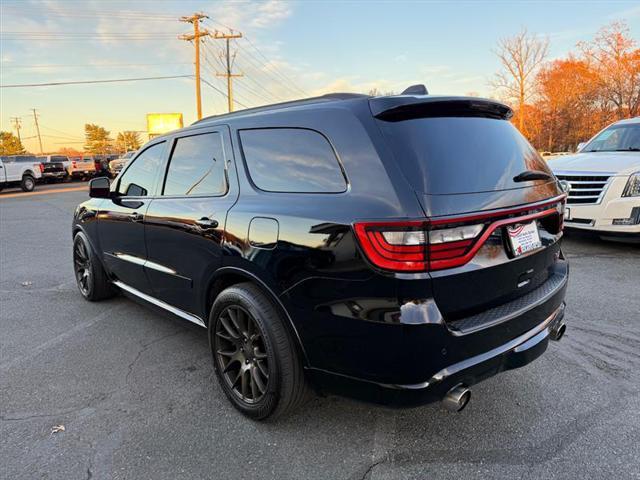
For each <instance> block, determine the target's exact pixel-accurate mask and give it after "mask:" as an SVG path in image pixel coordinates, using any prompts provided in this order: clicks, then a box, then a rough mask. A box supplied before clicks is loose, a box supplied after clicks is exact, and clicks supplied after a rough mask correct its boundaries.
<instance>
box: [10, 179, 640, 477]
mask: <svg viewBox="0 0 640 480" xmlns="http://www.w3.org/2000/svg"><path fill="white" fill-rule="evenodd" d="M74 186H78V184H74ZM54 190H55V189H54ZM4 195H5V194H3V195H0V247H1V248H0V291H1V294H0V313H1V321H0V391H1V398H0V408H1V411H0V459H1V462H0V463H1V467H0V476H2V478H7V479H22V478H25V479H33V478H51V479H88V478H94V479H109V478H118V479H147V478H153V479H164V478H167V479H192V478H193V479H203V478H216V479H227V478H229V479H231V478H233V479H240V478H277V479H285V478H291V479H315V478H321V479H365V478H366V479H376V480H378V479H396V478H398V479H427V478H428V479H435V478H478V479H488V478H520V479H538V478H558V479H575V478H594V479H595V478H616V479H627V478H640V448H639V445H640V395H639V393H640V249H639V248H638V247H632V246H629V245H622V244H615V243H605V242H602V241H600V240H597V239H592V238H588V237H582V236H577V235H567V236H566V238H565V239H564V250H565V253H566V255H567V256H568V258H569V259H570V261H571V269H572V272H571V280H570V286H569V290H568V296H567V304H568V307H567V315H566V321H567V325H568V330H567V334H566V335H565V337H564V338H563V340H562V341H561V342H559V343H553V344H552V345H550V347H549V350H548V351H547V352H546V353H545V355H543V356H542V357H541V358H540V359H538V360H537V361H535V362H534V363H532V364H531V365H529V366H526V367H525V368H523V369H520V370H514V371H510V372H506V373H503V374H501V375H500V376H497V377H494V378H491V379H489V380H487V381H485V382H483V383H481V384H479V385H477V386H475V387H474V389H473V399H472V400H471V403H470V405H469V407H467V409H466V410H464V411H463V412H462V413H459V414H454V413H449V412H447V411H445V410H444V409H442V408H441V407H440V406H439V405H429V406H425V407H421V408H417V409H411V410H389V409H385V408H381V407H376V406H371V405H366V404H361V403H357V402H353V401H351V400H346V399H342V398H336V397H328V398H319V397H316V398H313V399H312V400H311V401H310V402H309V403H308V404H307V406H306V407H305V408H304V409H302V410H301V411H299V412H298V413H296V414H294V415H293V416H291V417H288V418H286V419H283V420H280V421H278V422H277V423H255V422H252V421H249V420H247V419H246V418H244V417H242V416H241V415H240V414H239V413H236V411H235V410H234V409H233V408H232V407H231V406H230V404H229V403H228V402H227V400H226V399H225V398H224V395H223V393H222V391H221V390H220V388H218V386H217V384H216V383H215V378H214V376H213V370H212V366H211V361H210V357H209V352H208V345H207V339H206V335H205V332H204V330H199V329H198V328H197V327H191V326H189V325H187V324H186V323H184V322H181V321H179V320H174V319H171V318H168V317H165V316H162V315H160V314H158V313H155V312H153V311H151V310H148V309H146V308H144V307H142V306H139V305H138V304H136V303H134V302H133V301H131V300H128V299H126V298H124V297H117V298H115V299H112V300H109V301H106V302H102V303H89V302H86V301H84V300H83V299H82V298H81V297H80V294H79V293H78V292H77V290H76V286H75V283H74V278H73V273H72V265H71V235H70V225H71V218H72V212H73V209H74V207H75V205H76V204H77V203H79V202H80V201H82V200H83V198H86V193H85V192H83V191H57V192H49V193H48V194H41V195H29V196H22V195H16V196H9V197H5V198H3V197H4ZM56 425H64V428H65V431H64V432H59V433H52V427H54V426H56Z"/></svg>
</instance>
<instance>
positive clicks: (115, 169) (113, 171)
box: [109, 150, 136, 178]
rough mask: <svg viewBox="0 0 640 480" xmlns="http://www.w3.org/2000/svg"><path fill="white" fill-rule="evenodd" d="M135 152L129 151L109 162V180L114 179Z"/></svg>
mask: <svg viewBox="0 0 640 480" xmlns="http://www.w3.org/2000/svg"><path fill="white" fill-rule="evenodd" d="M135 153H136V152H135V150H133V151H129V152H127V153H125V154H124V155H122V156H121V157H119V158H116V159H115V160H111V161H110V162H109V175H110V176H111V178H115V177H116V176H117V175H118V174H119V173H120V172H121V171H122V168H123V167H124V166H125V165H126V164H127V162H128V161H129V160H131V157H133V156H134V155H135Z"/></svg>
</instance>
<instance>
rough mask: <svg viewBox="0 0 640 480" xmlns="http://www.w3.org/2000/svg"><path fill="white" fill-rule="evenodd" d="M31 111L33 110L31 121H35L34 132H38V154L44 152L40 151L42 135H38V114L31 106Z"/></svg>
mask: <svg viewBox="0 0 640 480" xmlns="http://www.w3.org/2000/svg"><path fill="white" fill-rule="evenodd" d="M31 111H32V112H33V121H34V122H35V123H36V132H37V133H38V143H39V145H40V155H43V154H44V152H43V151H42V137H40V126H39V125H38V114H37V112H36V109H35V108H32V109H31Z"/></svg>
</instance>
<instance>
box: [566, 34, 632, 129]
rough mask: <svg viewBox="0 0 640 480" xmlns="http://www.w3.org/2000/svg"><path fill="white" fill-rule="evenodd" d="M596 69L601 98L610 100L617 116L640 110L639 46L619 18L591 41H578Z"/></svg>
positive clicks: (628, 114)
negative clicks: (618, 20)
mask: <svg viewBox="0 0 640 480" xmlns="http://www.w3.org/2000/svg"><path fill="white" fill-rule="evenodd" d="M578 47H579V48H580V50H582V53H583V54H584V56H585V58H586V59H587V60H588V61H589V62H590V63H591V65H592V67H593V69H594V70H595V71H596V72H597V74H598V77H599V81H600V87H601V92H602V96H603V100H604V101H605V102H607V103H609V104H613V106H614V108H615V110H616V111H617V115H618V118H624V117H625V116H629V117H634V116H636V115H637V114H638V112H639V111H640V49H639V48H637V43H636V41H635V40H634V39H633V38H632V37H631V35H630V31H629V27H628V26H627V25H626V24H625V23H623V22H613V23H611V24H610V25H607V26H606V27H604V28H602V29H601V30H600V31H599V32H598V34H597V35H596V37H595V39H594V40H593V41H592V42H588V43H587V42H582V43H580V44H578Z"/></svg>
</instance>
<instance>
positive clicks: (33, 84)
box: [0, 75, 193, 88]
mask: <svg viewBox="0 0 640 480" xmlns="http://www.w3.org/2000/svg"><path fill="white" fill-rule="evenodd" d="M171 78H193V75H170V76H164V77H138V78H115V79H109V80H78V81H71V82H49V83H19V84H13V85H0V88H21V87H55V86H59V85H81V84H93V83H116V82H138V81H144V80H167V79H171Z"/></svg>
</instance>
